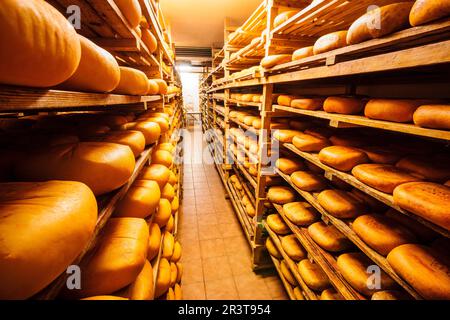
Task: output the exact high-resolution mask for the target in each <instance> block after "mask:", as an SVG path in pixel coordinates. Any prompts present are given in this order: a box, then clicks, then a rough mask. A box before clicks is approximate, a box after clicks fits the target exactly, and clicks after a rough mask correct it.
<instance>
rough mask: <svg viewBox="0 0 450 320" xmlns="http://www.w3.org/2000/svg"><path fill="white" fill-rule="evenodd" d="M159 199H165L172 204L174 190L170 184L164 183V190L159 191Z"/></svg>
mask: <svg viewBox="0 0 450 320" xmlns="http://www.w3.org/2000/svg"><path fill="white" fill-rule="evenodd" d="M161 198H164V199H167V200H169V201H170V202H172V201H173V199H174V198H175V189H174V188H173V187H172V185H171V184H170V183H166V185H165V186H164V188H163V189H162V190H161ZM171 208H172V206H171Z"/></svg>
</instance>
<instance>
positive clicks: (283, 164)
mask: <svg viewBox="0 0 450 320" xmlns="http://www.w3.org/2000/svg"><path fill="white" fill-rule="evenodd" d="M275 166H276V167H277V168H278V169H280V171H281V172H283V173H284V174H292V173H293V172H295V171H298V170H302V169H304V167H305V166H304V164H303V162H302V161H301V160H300V159H289V158H279V159H278V160H277V161H276V162H275Z"/></svg>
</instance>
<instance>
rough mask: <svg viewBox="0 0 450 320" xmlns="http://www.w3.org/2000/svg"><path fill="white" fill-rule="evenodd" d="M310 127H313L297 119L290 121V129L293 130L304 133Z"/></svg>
mask: <svg viewBox="0 0 450 320" xmlns="http://www.w3.org/2000/svg"><path fill="white" fill-rule="evenodd" d="M310 127H311V123H310V122H308V121H305V120H297V119H293V120H289V128H291V129H294V130H298V131H303V130H306V129H308V128H310Z"/></svg>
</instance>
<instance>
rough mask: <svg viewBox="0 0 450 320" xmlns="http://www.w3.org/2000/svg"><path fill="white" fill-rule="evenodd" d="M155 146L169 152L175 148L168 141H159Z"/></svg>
mask: <svg viewBox="0 0 450 320" xmlns="http://www.w3.org/2000/svg"><path fill="white" fill-rule="evenodd" d="M157 148H158V149H159V150H166V151H169V152H173V151H174V150H175V146H174V145H173V144H172V143H170V142H163V143H160V144H158V146H157Z"/></svg>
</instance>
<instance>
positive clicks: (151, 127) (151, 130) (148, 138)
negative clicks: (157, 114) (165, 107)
mask: <svg viewBox="0 0 450 320" xmlns="http://www.w3.org/2000/svg"><path fill="white" fill-rule="evenodd" d="M120 130H136V131H140V132H141V133H142V134H143V135H144V138H145V145H150V144H152V143H155V142H156V141H158V139H159V137H160V135H161V128H160V126H159V124H157V123H156V122H152V121H140V122H129V123H127V124H125V125H123V126H121V127H120Z"/></svg>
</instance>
